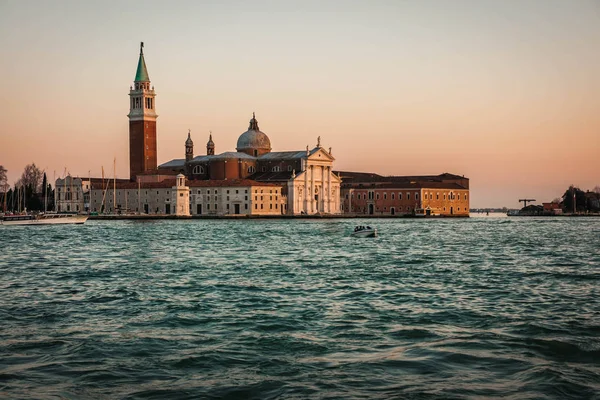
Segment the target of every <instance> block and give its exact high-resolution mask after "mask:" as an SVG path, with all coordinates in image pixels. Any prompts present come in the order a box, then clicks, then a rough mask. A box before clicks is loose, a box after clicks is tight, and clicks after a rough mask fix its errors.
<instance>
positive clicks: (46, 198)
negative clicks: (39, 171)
mask: <svg viewBox="0 0 600 400" xmlns="http://www.w3.org/2000/svg"><path fill="white" fill-rule="evenodd" d="M44 174H45V172H44ZM44 180H45V181H46V186H45V187H44V214H46V212H47V211H48V179H44Z"/></svg>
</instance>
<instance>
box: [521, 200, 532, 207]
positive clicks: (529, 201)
mask: <svg viewBox="0 0 600 400" xmlns="http://www.w3.org/2000/svg"><path fill="white" fill-rule="evenodd" d="M532 201H535V199H519V203H521V202H523V208H525V207H527V203H531V202H532Z"/></svg>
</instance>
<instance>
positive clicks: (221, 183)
mask: <svg viewBox="0 0 600 400" xmlns="http://www.w3.org/2000/svg"><path fill="white" fill-rule="evenodd" d="M185 184H186V186H189V187H225V186H229V187H238V186H280V185H277V184H275V183H268V182H257V181H255V180H252V179H225V180H213V179H209V180H191V181H186V182H185Z"/></svg>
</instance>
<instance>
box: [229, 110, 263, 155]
mask: <svg viewBox="0 0 600 400" xmlns="http://www.w3.org/2000/svg"><path fill="white" fill-rule="evenodd" d="M236 150H237V151H244V150H263V151H267V152H269V151H271V141H270V140H269V137H268V136H267V135H265V134H264V133H263V132H261V131H260V129H259V128H258V121H256V116H255V115H254V113H252V119H251V120H250V126H249V127H248V130H247V131H246V132H244V133H242V134H241V135H240V137H239V138H238V141H237V146H236Z"/></svg>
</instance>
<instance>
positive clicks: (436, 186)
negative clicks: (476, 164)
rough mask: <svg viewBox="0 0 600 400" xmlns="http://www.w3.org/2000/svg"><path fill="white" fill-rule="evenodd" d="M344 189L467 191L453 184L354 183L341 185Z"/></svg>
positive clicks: (417, 182)
mask: <svg viewBox="0 0 600 400" xmlns="http://www.w3.org/2000/svg"><path fill="white" fill-rule="evenodd" d="M343 187H344V189H400V190H402V189H454V190H467V188H465V187H464V186H461V185H459V184H458V183H454V182H421V181H416V182H415V181H412V182H406V181H405V182H355V183H350V184H345V185H343Z"/></svg>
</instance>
